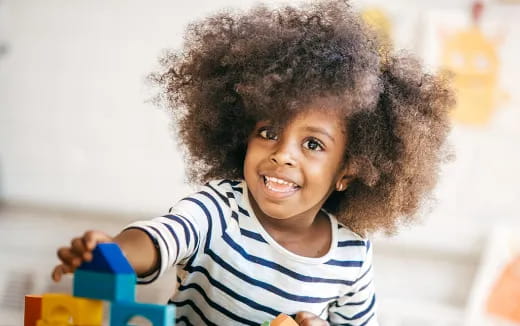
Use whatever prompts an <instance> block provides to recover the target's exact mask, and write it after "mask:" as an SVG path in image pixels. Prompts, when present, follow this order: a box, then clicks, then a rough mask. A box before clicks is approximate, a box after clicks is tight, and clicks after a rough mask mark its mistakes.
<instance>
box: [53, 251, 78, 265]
mask: <svg viewBox="0 0 520 326" xmlns="http://www.w3.org/2000/svg"><path fill="white" fill-rule="evenodd" d="M57 255H58V258H59V259H60V260H61V261H62V262H63V264H64V265H70V266H79V265H80V264H81V257H80V256H78V255H77V254H76V253H74V252H73V251H72V250H71V249H70V248H68V247H61V248H60V249H58V251H57Z"/></svg>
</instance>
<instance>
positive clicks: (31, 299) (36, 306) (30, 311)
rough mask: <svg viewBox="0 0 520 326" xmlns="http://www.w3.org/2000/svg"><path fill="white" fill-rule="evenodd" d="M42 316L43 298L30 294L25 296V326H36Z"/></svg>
mask: <svg viewBox="0 0 520 326" xmlns="http://www.w3.org/2000/svg"><path fill="white" fill-rule="evenodd" d="M41 315H42V296H41V295H36V294H28V295H26V296H25V313H24V318H23V325H24V326H36V323H37V322H38V320H39V319H40V318H41Z"/></svg>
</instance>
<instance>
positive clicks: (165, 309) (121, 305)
mask: <svg viewBox="0 0 520 326" xmlns="http://www.w3.org/2000/svg"><path fill="white" fill-rule="evenodd" d="M135 316H141V317H144V318H147V319H148V320H149V321H150V322H151V323H152V325H153V326H173V323H174V319H175V307H174V306H173V305H156V304H149V303H138V302H113V303H112V305H111V307H110V326H126V325H127V324H128V322H129V321H130V319H132V318H133V317H135Z"/></svg>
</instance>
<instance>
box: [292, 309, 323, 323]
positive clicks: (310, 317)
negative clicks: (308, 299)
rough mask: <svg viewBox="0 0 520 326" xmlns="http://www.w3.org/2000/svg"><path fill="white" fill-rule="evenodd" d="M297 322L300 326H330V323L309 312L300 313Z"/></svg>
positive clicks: (296, 318) (297, 315) (296, 317)
mask: <svg viewBox="0 0 520 326" xmlns="http://www.w3.org/2000/svg"><path fill="white" fill-rule="evenodd" d="M295 321H296V322H297V323H298V325H299V326H328V325H329V323H328V322H327V321H325V320H323V319H321V318H320V317H318V316H317V315H315V314H313V313H311V312H308V311H300V312H299V313H297V314H296V316H295Z"/></svg>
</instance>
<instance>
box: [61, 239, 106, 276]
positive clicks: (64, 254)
mask: <svg viewBox="0 0 520 326" xmlns="http://www.w3.org/2000/svg"><path fill="white" fill-rule="evenodd" d="M113 241H114V238H112V237H111V236H109V235H107V234H106V233H103V232H101V231H87V232H85V234H83V236H81V237H78V238H74V239H72V240H71V241H70V247H61V248H60V249H58V251H57V254H58V258H59V259H60V260H61V264H59V265H57V266H56V267H54V270H53V271H52V279H53V280H54V281H56V282H58V281H59V280H61V277H62V276H63V275H64V274H67V273H74V271H75V270H76V268H77V267H78V266H79V265H81V263H83V262H84V261H91V260H92V251H93V250H94V248H96V246H97V244H98V243H101V242H113Z"/></svg>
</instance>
